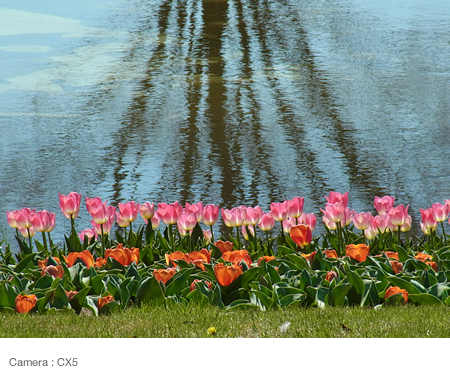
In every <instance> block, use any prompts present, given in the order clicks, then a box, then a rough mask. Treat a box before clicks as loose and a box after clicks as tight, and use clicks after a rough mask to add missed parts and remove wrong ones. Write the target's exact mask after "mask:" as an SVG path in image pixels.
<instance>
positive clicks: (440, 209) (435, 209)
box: [431, 203, 449, 222]
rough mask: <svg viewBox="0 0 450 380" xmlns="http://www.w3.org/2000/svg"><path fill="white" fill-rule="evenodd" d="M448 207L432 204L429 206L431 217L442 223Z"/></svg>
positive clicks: (445, 218)
mask: <svg viewBox="0 0 450 380" xmlns="http://www.w3.org/2000/svg"><path fill="white" fill-rule="evenodd" d="M448 213H449V207H448V205H447V204H443V205H441V204H440V203H433V205H432V206H431V215H432V217H433V219H434V220H435V221H436V222H443V221H445V220H447V218H448Z"/></svg>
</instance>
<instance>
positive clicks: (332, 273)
mask: <svg viewBox="0 0 450 380" xmlns="http://www.w3.org/2000/svg"><path fill="white" fill-rule="evenodd" d="M335 278H336V279H337V278H338V274H337V273H336V272H335V271H334V270H331V271H329V272H328V273H327V275H326V276H325V281H328V282H331V281H333V280H334V279H335Z"/></svg>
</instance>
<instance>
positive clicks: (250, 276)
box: [240, 267, 260, 289]
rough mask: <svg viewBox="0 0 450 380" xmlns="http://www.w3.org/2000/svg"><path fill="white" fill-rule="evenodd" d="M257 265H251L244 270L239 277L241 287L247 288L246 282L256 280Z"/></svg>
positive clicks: (258, 269)
mask: <svg viewBox="0 0 450 380" xmlns="http://www.w3.org/2000/svg"><path fill="white" fill-rule="evenodd" d="M259 271H260V268H259V267H253V268H250V269H249V270H247V271H246V272H244V273H243V274H242V275H241V276H240V277H242V281H241V287H242V288H245V289H247V288H248V284H249V283H250V282H252V281H256V280H257V278H258V276H259Z"/></svg>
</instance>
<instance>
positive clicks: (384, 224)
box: [371, 214, 389, 233]
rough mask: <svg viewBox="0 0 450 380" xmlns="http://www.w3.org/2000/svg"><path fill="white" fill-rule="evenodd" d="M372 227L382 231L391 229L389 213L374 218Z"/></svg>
mask: <svg viewBox="0 0 450 380" xmlns="http://www.w3.org/2000/svg"><path fill="white" fill-rule="evenodd" d="M371 227H372V228H374V229H378V230H379V231H380V232H381V233H384V232H386V230H388V229H389V214H379V215H377V216H375V217H374V218H373V219H372V223H371Z"/></svg>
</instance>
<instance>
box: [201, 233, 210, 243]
mask: <svg viewBox="0 0 450 380" xmlns="http://www.w3.org/2000/svg"><path fill="white" fill-rule="evenodd" d="M202 231H203V238H204V239H205V240H206V242H207V243H210V242H211V239H212V234H211V231H210V230H202Z"/></svg>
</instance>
